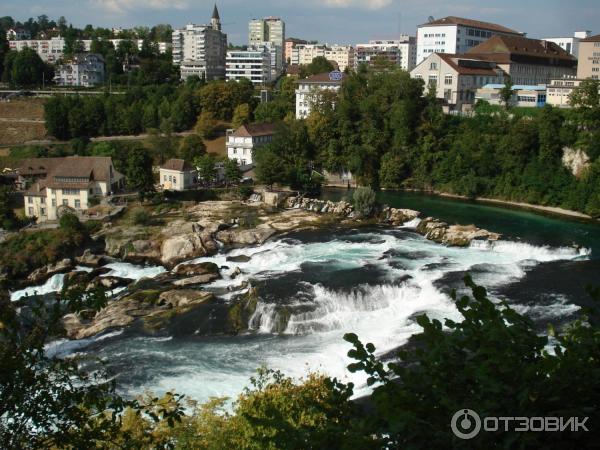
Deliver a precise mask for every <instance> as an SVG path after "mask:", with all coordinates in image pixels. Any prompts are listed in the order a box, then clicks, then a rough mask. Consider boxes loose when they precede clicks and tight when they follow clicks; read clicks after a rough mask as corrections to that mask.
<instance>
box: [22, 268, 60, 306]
mask: <svg viewBox="0 0 600 450" xmlns="http://www.w3.org/2000/svg"><path fill="white" fill-rule="evenodd" d="M64 279H65V274H64V273H57V274H56V275H52V276H51V277H50V278H48V280H47V281H46V282H45V283H44V284H42V285H40V286H30V287H28V288H25V289H21V290H20V291H15V292H13V293H11V294H10V299H11V301H13V302H14V301H16V300H20V299H22V298H24V297H29V296H33V295H46V294H50V293H52V292H59V291H60V290H61V289H62V287H63V282H64Z"/></svg>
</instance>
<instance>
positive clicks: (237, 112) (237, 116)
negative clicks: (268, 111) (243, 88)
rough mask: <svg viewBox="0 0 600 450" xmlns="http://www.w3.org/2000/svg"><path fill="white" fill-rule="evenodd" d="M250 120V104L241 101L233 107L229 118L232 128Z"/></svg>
mask: <svg viewBox="0 0 600 450" xmlns="http://www.w3.org/2000/svg"><path fill="white" fill-rule="evenodd" d="M248 122H250V105H248V103H242V104H239V105H237V106H236V107H235V109H234V110H233V118H232V119H231V126H232V127H233V128H239V127H240V126H242V125H245V124H247V123H248Z"/></svg>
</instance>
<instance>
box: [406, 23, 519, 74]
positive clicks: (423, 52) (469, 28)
mask: <svg viewBox="0 0 600 450" xmlns="http://www.w3.org/2000/svg"><path fill="white" fill-rule="evenodd" d="M494 35H503V36H525V33H520V32H518V31H515V30H511V29H510V28H507V27H505V26H502V25H497V24H495V23H489V22H482V21H479V20H472V19H464V18H462V17H454V16H450V17H444V18H443V19H438V20H431V21H429V22H428V23H425V24H422V25H419V27H418V28H417V61H416V63H417V64H419V63H420V62H421V61H423V60H424V59H425V58H427V57H428V56H429V55H431V54H432V53H449V54H457V53H465V52H467V51H468V50H469V49H471V48H473V47H475V46H477V45H479V44H481V43H482V42H484V41H486V40H487V39H489V38H491V37H492V36H494Z"/></svg>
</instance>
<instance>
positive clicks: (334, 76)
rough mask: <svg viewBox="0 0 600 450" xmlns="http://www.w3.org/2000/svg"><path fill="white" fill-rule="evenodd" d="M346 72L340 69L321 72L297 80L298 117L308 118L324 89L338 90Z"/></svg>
mask: <svg viewBox="0 0 600 450" xmlns="http://www.w3.org/2000/svg"><path fill="white" fill-rule="evenodd" d="M345 78H346V74H345V73H343V72H339V71H333V72H329V73H319V74H316V75H312V76H310V77H308V78H304V79H302V80H298V81H296V84H297V85H298V87H297V89H296V119H306V118H307V117H308V116H309V115H310V112H311V109H312V106H313V104H314V103H315V102H316V101H318V100H319V96H320V95H321V94H322V93H323V92H324V91H334V92H338V91H339V90H340V89H341V87H342V83H343V81H344V79H345Z"/></svg>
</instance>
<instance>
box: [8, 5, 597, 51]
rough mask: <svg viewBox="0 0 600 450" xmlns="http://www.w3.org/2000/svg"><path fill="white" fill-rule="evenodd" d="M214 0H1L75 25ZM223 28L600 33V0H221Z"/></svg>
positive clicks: (187, 19)
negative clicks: (458, 25)
mask: <svg viewBox="0 0 600 450" xmlns="http://www.w3.org/2000/svg"><path fill="white" fill-rule="evenodd" d="M213 4H214V0H77V1H75V0H0V16H6V15H8V16H12V17H13V18H15V19H16V20H21V21H23V20H27V19H28V18H29V17H37V16H38V15H41V14H46V15H47V16H49V17H50V18H53V19H55V20H56V19H57V18H58V17H60V16H65V17H66V18H67V20H68V21H69V22H72V23H73V25H74V26H77V27H83V26H85V25H86V24H92V25H94V26H103V27H113V26H118V27H123V28H129V27H133V26H144V25H145V26H152V25H155V24H157V23H169V24H171V25H172V26H173V27H174V28H177V27H181V26H183V25H185V24H187V23H207V22H208V21H209V19H210V16H211V13H212V8H213ZM217 6H218V8H219V12H220V15H221V22H222V23H223V31H224V32H226V33H227V34H228V36H229V42H232V43H234V44H238V45H239V44H246V43H247V39H248V38H247V30H248V20H250V19H252V18H259V17H264V16H278V17H281V18H282V19H283V20H284V21H285V22H286V36H287V37H298V38H301V39H307V40H318V41H320V42H327V43H331V44H333V43H339V44H356V43H359V42H366V41H368V40H369V39H382V38H388V39H391V38H394V37H396V36H397V35H399V34H400V33H401V32H402V33H406V34H410V35H415V33H416V28H417V25H419V24H421V23H425V22H426V21H427V18H428V17H429V16H433V17H434V18H436V19H438V18H442V17H445V16H449V15H454V16H460V17H467V18H470V19H478V20H484V21H488V22H494V23H499V24H501V25H504V26H507V27H510V28H513V29H516V30H518V31H523V32H526V33H527V34H528V36H529V37H533V38H541V37H559V36H571V35H572V34H573V32H574V31H578V30H591V31H592V32H593V33H594V34H599V33H600V1H599V0H570V1H568V0H496V1H488V0H451V1H448V0H301V1H298V0H218V1H217Z"/></svg>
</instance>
